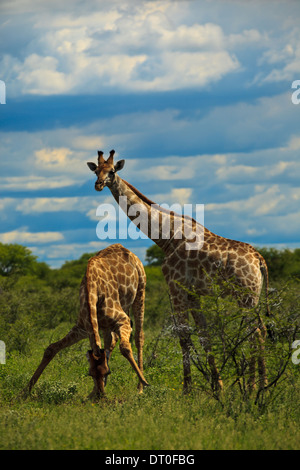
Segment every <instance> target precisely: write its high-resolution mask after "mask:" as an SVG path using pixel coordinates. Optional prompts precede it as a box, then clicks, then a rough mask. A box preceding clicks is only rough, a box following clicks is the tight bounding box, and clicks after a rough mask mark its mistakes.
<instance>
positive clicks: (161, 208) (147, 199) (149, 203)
mask: <svg viewBox="0 0 300 470" xmlns="http://www.w3.org/2000/svg"><path fill="white" fill-rule="evenodd" d="M123 181H124V183H125V184H126V185H127V186H128V187H129V188H130V189H131V190H132V191H133V192H134V193H135V194H136V195H137V196H138V197H139V198H140V199H141V200H142V201H143V202H145V203H146V204H147V205H148V206H151V205H152V204H153V205H154V206H156V207H157V209H158V210H159V211H160V212H163V213H164V214H171V215H173V216H174V217H181V218H182V217H184V218H187V219H189V220H192V221H193V222H195V223H196V224H199V222H197V221H196V220H195V219H193V218H192V217H190V216H189V215H184V216H183V215H182V214H177V212H174V211H169V210H168V209H165V208H164V207H161V206H160V205H159V204H157V203H156V202H153V201H151V199H149V198H147V197H146V196H144V194H142V193H141V192H140V191H139V190H138V189H136V188H135V187H134V186H132V184H130V183H128V182H127V181H125V180H123Z"/></svg>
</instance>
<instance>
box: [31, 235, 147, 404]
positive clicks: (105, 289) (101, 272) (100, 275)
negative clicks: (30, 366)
mask: <svg viewBox="0 0 300 470" xmlns="http://www.w3.org/2000/svg"><path fill="white" fill-rule="evenodd" d="M145 286H146V276H145V271H144V267H143V264H142V262H141V261H140V260H139V258H138V257H137V256H136V255H134V254H133V253H132V252H130V251H129V250H127V249H126V248H124V247H123V246H122V245H120V244H115V245H111V246H109V247H107V248H105V249H104V250H102V251H100V252H99V253H97V255H95V256H93V257H92V258H90V260H89V261H88V266H87V270H86V274H85V276H84V277H83V280H82V282H81V286H80V312H79V316H78V320H77V323H76V325H75V326H74V327H73V328H72V329H71V330H70V331H69V333H68V334H67V335H66V336H65V337H64V338H63V339H61V340H60V341H57V342H56V343H53V344H50V345H49V346H48V347H47V349H46V351H45V353H44V356H43V359H42V362H41V363H40V365H39V367H38V368H37V370H36V371H35V373H34V374H33V376H32V378H31V380H30V382H29V384H28V386H27V388H26V391H27V392H30V391H31V389H32V387H33V386H34V384H35V383H36V381H37V380H38V378H39V377H40V375H41V373H42V372H43V370H44V369H45V367H46V366H47V365H48V364H49V362H50V361H51V360H52V359H53V358H54V356H55V355H56V354H57V353H58V352H59V351H61V350H62V349H64V348H66V347H68V346H71V345H73V344H75V343H77V342H78V341H80V340H82V339H85V338H89V340H90V345H91V348H92V349H91V351H89V352H88V354H87V356H88V359H89V362H90V375H91V376H92V377H93V380H94V390H93V392H92V393H91V395H90V397H91V398H92V397H100V396H101V395H103V394H104V383H105V381H106V377H107V375H108V373H109V372H110V371H109V368H108V360H109V357H110V354H111V352H112V350H113V349H114V347H115V344H116V342H117V340H118V339H119V340H120V351H121V353H122V354H123V355H124V356H125V357H126V359H128V361H129V362H130V364H131V366H132V367H133V369H134V370H135V372H136V373H137V375H138V378H139V389H140V391H141V390H142V388H143V386H145V385H148V384H147V382H146V380H145V378H144V375H143V344H144V333H143V321H144V299H145ZM130 308H132V313H133V317H134V321H135V344H136V347H137V352H138V364H137V363H136V361H135V360H134V357H133V354H132V349H131V345H130V341H129V339H130V334H131V331H132V328H131V323H130V318H129V316H128V315H127V314H126V313H125V312H129V310H130ZM99 328H100V329H101V330H102V331H103V336H104V349H102V348H101V340H100V335H99Z"/></svg>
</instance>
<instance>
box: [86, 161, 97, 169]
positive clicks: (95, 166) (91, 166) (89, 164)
mask: <svg viewBox="0 0 300 470" xmlns="http://www.w3.org/2000/svg"><path fill="white" fill-rule="evenodd" d="M86 164H87V166H88V167H89V169H90V170H91V171H95V170H96V169H97V165H96V164H95V163H92V162H87V163H86Z"/></svg>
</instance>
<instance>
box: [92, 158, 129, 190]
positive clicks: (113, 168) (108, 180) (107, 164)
mask: <svg viewBox="0 0 300 470" xmlns="http://www.w3.org/2000/svg"><path fill="white" fill-rule="evenodd" d="M114 153H115V151H114V150H111V151H110V153H109V157H108V159H107V160H105V159H104V157H103V152H101V151H100V150H98V165H96V164H95V163H92V162H87V165H88V167H89V169H90V170H91V171H93V172H94V173H95V174H96V176H97V181H96V183H95V189H96V191H102V189H103V188H104V186H108V187H110V186H111V185H112V184H113V182H114V179H115V173H116V172H117V171H119V170H122V168H123V166H124V164H125V160H120V161H118V162H117V163H116V164H114Z"/></svg>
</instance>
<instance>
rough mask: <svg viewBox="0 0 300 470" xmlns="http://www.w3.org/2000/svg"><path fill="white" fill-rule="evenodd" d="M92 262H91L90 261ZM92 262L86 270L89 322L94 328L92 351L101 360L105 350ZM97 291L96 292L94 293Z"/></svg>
mask: <svg viewBox="0 0 300 470" xmlns="http://www.w3.org/2000/svg"><path fill="white" fill-rule="evenodd" d="M90 261H91V260H90ZM90 261H89V262H88V266H87V270H86V293H87V303H88V311H89V320H90V324H91V326H92V335H93V341H92V351H93V355H94V358H95V359H99V358H100V357H101V356H102V354H103V352H104V350H103V349H101V339H100V335H99V325H98V318H97V301H96V299H97V291H96V289H94V283H93V281H92V280H91V278H90V269H91V267H90ZM94 290H95V292H94Z"/></svg>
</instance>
